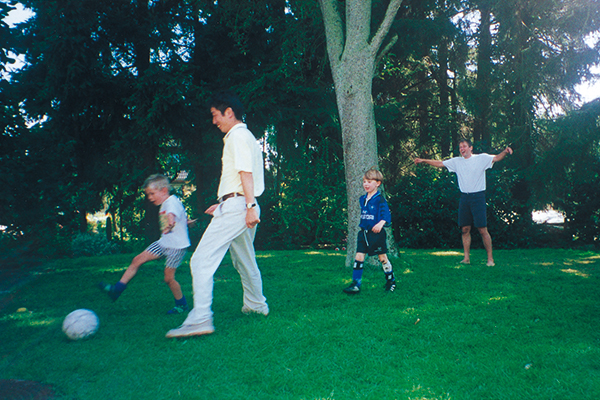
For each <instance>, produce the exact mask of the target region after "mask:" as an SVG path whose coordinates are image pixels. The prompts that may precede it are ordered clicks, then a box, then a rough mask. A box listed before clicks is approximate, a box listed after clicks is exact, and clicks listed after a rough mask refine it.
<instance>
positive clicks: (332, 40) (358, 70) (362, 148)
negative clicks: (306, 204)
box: [319, 0, 402, 265]
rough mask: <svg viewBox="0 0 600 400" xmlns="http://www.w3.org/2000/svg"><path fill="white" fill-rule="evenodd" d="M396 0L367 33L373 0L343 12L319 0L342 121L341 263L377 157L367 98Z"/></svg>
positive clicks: (349, 3)
mask: <svg viewBox="0 0 600 400" xmlns="http://www.w3.org/2000/svg"><path fill="white" fill-rule="evenodd" d="M401 3H402V0H391V1H390V2H389V4H388V7H387V9H386V12H385V16H384V18H383V20H382V21H381V24H380V25H379V26H378V28H377V30H376V32H375V34H372V33H371V25H372V24H373V21H371V12H372V6H373V5H372V1H370V0H346V1H345V14H344V16H342V10H340V8H341V3H340V2H338V1H336V0H319V4H320V6H321V12H322V13H323V21H324V24H325V34H326V38H327V53H328V55H329V63H330V67H331V72H332V75H333V82H334V85H335V92H336V100H337V105H338V113H339V116H340V123H341V127H342V141H343V148H344V167H345V176H346V194H347V197H348V254H347V256H346V265H350V264H351V262H352V261H353V257H354V253H356V240H354V238H355V237H356V235H357V233H358V222H359V218H360V207H359V205H358V201H357V199H358V198H359V197H360V195H361V194H362V192H363V189H362V174H363V173H364V171H365V170H366V169H368V168H369V167H371V166H375V165H378V163H379V162H378V161H379V160H378V156H377V132H376V129H375V114H374V108H373V99H372V85H373V77H374V75H375V68H376V66H377V63H378V61H379V60H380V59H381V57H382V55H383V54H385V53H386V52H387V51H388V50H389V48H390V47H391V45H392V44H393V42H394V41H395V40H396V39H392V41H391V42H390V43H388V44H387V45H386V46H385V47H383V48H382V45H383V43H384V41H385V38H386V36H387V34H388V32H389V30H390V27H391V25H392V23H393V21H394V18H395V16H396V13H397V12H398V9H399V8H400V4H401Z"/></svg>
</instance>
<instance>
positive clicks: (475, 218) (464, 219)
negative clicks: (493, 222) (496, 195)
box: [458, 191, 487, 228]
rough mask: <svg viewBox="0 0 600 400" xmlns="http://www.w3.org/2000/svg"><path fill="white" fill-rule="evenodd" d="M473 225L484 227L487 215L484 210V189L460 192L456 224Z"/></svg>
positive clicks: (461, 225)
mask: <svg viewBox="0 0 600 400" xmlns="http://www.w3.org/2000/svg"><path fill="white" fill-rule="evenodd" d="M471 225H473V226H475V228H485V227H486V226H487V216H486V210H485V191H483V192H477V193H462V194H461V196H460V202H459V203H458V226H460V227H461V228H462V227H463V226H471Z"/></svg>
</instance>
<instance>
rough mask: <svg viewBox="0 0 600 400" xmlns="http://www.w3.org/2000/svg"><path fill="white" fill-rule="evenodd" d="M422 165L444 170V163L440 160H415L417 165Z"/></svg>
mask: <svg viewBox="0 0 600 400" xmlns="http://www.w3.org/2000/svg"><path fill="white" fill-rule="evenodd" d="M421 163H425V164H429V165H431V166H433V167H437V168H444V163H443V162H442V161H440V160H428V159H425V158H415V164H421Z"/></svg>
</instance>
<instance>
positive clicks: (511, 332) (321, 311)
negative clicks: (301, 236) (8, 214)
mask: <svg viewBox="0 0 600 400" xmlns="http://www.w3.org/2000/svg"><path fill="white" fill-rule="evenodd" d="M400 254H401V257H400V258H392V264H393V265H394V268H395V270H396V277H397V280H398V287H397V289H396V292H394V293H386V292H384V290H383V283H384V276H383V272H382V271H381V268H380V267H379V266H377V265H375V266H370V267H368V268H365V271H364V275H363V290H362V292H361V293H360V294H358V295H354V296H348V295H345V294H344V293H342V289H343V288H344V287H345V286H346V285H347V284H348V283H349V282H350V280H351V274H352V271H351V269H350V268H346V267H345V266H344V262H345V258H346V257H345V254H343V253H342V252H339V251H337V252H336V251H333V250H332V251H313V250H305V251H267V252H260V253H259V254H258V255H257V257H258V263H259V265H260V267H261V272H262V275H263V281H264V290H265V295H266V296H267V300H268V302H269V305H270V308H271V314H270V315H269V316H268V317H266V318H264V317H262V316H257V315H255V316H246V315H243V314H242V313H241V311H240V309H241V305H242V289H241V284H240V278H239V275H238V274H237V272H236V271H235V270H234V268H233V266H232V265H231V262H230V261H229V260H228V259H226V260H225V261H224V263H223V265H222V266H221V267H220V268H219V270H218V271H217V273H216V274H215V290H214V303H213V310H214V312H215V328H216V332H215V333H214V334H213V335H209V336H206V337H199V338H190V339H182V340H168V339H166V338H165V337H164V335H165V333H166V331H167V330H169V329H171V328H174V327H176V326H177V325H179V324H180V323H181V322H182V321H183V319H184V316H169V315H166V314H165V311H166V310H167V309H169V308H170V307H172V298H171V295H170V292H169V290H168V288H167V287H166V285H165V284H164V283H163V281H162V279H163V278H162V275H163V272H162V270H163V264H162V263H161V262H152V263H148V264H147V265H145V266H143V267H142V269H141V271H140V273H139V274H138V276H137V277H136V278H135V280H134V281H132V283H131V284H130V287H129V288H128V289H127V291H126V292H125V294H124V295H123V296H122V298H121V299H119V301H117V302H115V303H113V302H111V301H110V300H109V299H108V298H106V297H105V296H104V295H103V294H102V293H99V291H98V290H97V289H96V288H95V286H94V285H95V283H96V282H97V281H99V280H107V281H115V280H117V279H118V278H119V277H120V275H121V273H122V271H123V270H124V269H125V268H126V267H127V265H128V264H129V262H130V261H131V258H132V257H133V255H119V256H111V257H92V258H81V259H75V260H60V261H58V262H56V263H53V264H52V265H49V266H47V268H42V269H41V270H40V273H39V274H37V275H36V277H35V279H34V280H32V281H31V282H29V283H28V284H27V285H25V286H23V287H20V288H19V290H18V291H16V292H14V293H10V301H8V300H7V301H5V302H4V303H3V304H4V305H3V308H2V309H1V310H0V379H22V380H35V381H40V382H44V383H48V384H51V385H53V386H54V387H55V389H56V391H57V393H58V394H59V396H61V397H60V398H61V399H69V400H71V399H78V400H88V399H90V400H91V399H105V398H106V399H115V400H119V399H138V398H139V399H153V400H154V399H158V400H161V399H169V400H170V399H227V400H229V399H240V400H241V399H244V400H245V399H259V400H262V399H265V400H271V399H277V400H279V399H282V400H287V399H289V400H292V399H293V400H297V399H306V400H312V399H331V400H345V399H374V400H380V399H384V400H385V399H403V400H405V399H409V400H456V399H460V400H463V399H466V400H481V399H506V400H514V399H533V400H538V399H539V400H546V399H572V400H582V399H596V398H600V322H599V321H600V318H598V315H600V293H599V289H598V288H600V285H599V284H600V282H599V278H598V266H599V265H600V264H599V263H600V258H599V257H598V256H597V254H596V253H593V252H585V251H575V250H547V249H544V250H514V251H502V250H500V251H497V252H496V253H495V260H496V267H493V268H490V267H487V266H485V261H486V258H485V252H484V251H483V250H480V249H476V250H474V251H473V254H472V256H471V262H472V263H471V264H470V265H460V268H456V266H457V264H458V261H460V259H461V258H462V253H460V252H459V251H442V250H435V251H432V250H410V249H402V251H401V252H400ZM177 279H178V280H179V281H180V283H181V284H182V288H183V290H184V293H185V294H186V296H188V298H190V300H191V291H192V287H191V277H190V270H189V258H187V259H186V261H185V262H184V264H183V265H182V267H181V269H180V271H178V272H177ZM0 304H2V303H0ZM77 308H88V309H92V310H94V311H95V312H96V313H97V315H98V316H99V318H100V321H101V323H100V329H99V330H98V333H97V334H96V335H95V336H94V337H93V338H92V339H90V340H86V341H81V342H72V341H69V340H67V338H66V337H65V336H64V334H63V333H62V332H61V324H62V320H63V318H64V317H65V316H66V315H67V314H68V313H69V312H71V311H73V310H74V309H77ZM33 360H35V362H33Z"/></svg>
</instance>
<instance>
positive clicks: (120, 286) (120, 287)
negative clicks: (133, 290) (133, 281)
mask: <svg viewBox="0 0 600 400" xmlns="http://www.w3.org/2000/svg"><path fill="white" fill-rule="evenodd" d="M114 288H115V292H116V293H123V291H124V290H125V289H127V284H126V283H122V282H120V281H119V282H117V283H115V285H114Z"/></svg>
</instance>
